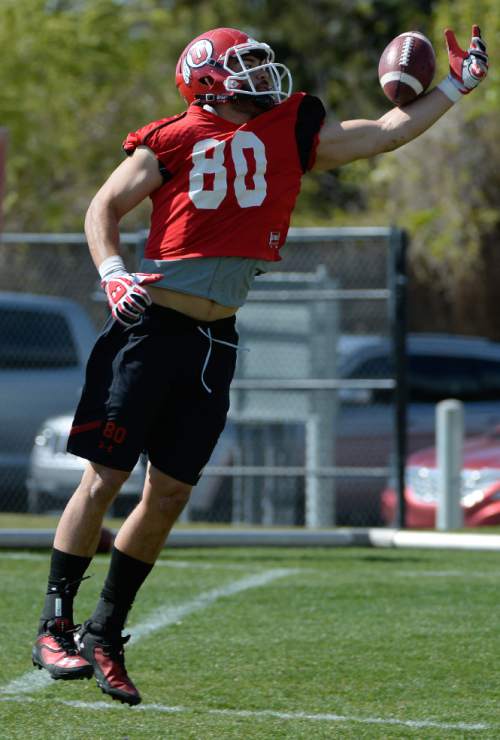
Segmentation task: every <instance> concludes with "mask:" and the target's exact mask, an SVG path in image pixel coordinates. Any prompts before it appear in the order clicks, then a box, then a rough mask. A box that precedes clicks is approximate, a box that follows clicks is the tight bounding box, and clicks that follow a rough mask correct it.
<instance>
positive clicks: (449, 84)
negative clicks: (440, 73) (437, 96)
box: [437, 75, 463, 103]
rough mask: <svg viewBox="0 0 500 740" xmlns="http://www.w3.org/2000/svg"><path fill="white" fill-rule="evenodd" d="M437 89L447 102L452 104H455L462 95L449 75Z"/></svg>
mask: <svg viewBox="0 0 500 740" xmlns="http://www.w3.org/2000/svg"><path fill="white" fill-rule="evenodd" d="M437 89H438V90H441V92H442V93H443V94H444V95H446V97H447V98H448V100H451V102H452V103H457V102H458V101H459V100H460V99H461V98H462V96H463V93H461V92H460V90H459V88H458V87H457V86H456V85H455V83H454V81H453V80H452V78H451V77H450V75H448V77H445V78H444V80H443V81H442V82H440V83H439V85H438V86H437Z"/></svg>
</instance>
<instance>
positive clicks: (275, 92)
mask: <svg viewBox="0 0 500 740" xmlns="http://www.w3.org/2000/svg"><path fill="white" fill-rule="evenodd" d="M249 56H252V57H254V58H257V59H259V58H260V61H261V64H257V65H250V64H247V62H246V60H245V57H249ZM219 62H220V63H221V64H222V67H223V68H224V69H225V70H226V72H229V75H228V77H226V79H225V80H224V88H225V89H226V90H227V91H228V92H229V93H233V94H235V96H238V97H239V96H240V95H241V96H248V97H249V98H251V99H252V100H253V101H254V102H255V103H256V104H257V105H259V104H261V105H262V107H265V108H267V107H269V106H270V105H276V104H278V103H281V101H282V100H285V98H288V97H289V96H290V94H291V92H292V76H291V74H290V71H289V69H288V68H287V67H285V65H284V64H277V63H276V62H275V61H274V51H273V50H272V49H271V47H270V46H268V44H264V43H259V42H256V41H252V42H250V43H246V44H237V45H236V46H232V47H230V48H229V49H227V50H226V53H225V55H224V58H223V59H220V60H219ZM264 80H265V83H264ZM264 84H265V89H264ZM259 87H260V88H262V89H259Z"/></svg>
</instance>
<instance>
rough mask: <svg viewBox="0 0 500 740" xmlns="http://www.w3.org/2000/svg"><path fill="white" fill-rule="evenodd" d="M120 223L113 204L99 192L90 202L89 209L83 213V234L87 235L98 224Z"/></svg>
mask: <svg viewBox="0 0 500 740" xmlns="http://www.w3.org/2000/svg"><path fill="white" fill-rule="evenodd" d="M110 221H115V222H116V223H118V222H119V221H120V215H119V213H118V211H117V209H116V207H115V205H114V203H113V200H112V198H110V197H109V196H107V194H106V193H105V192H103V191H99V192H98V193H97V194H96V195H95V196H94V197H93V198H92V200H91V202H90V204H89V207H88V208H87V211H86V213H85V222H84V228H85V233H87V234H88V233H89V231H92V230H93V229H94V228H95V225H96V224H97V223H99V222H101V223H102V222H106V223H109V222H110Z"/></svg>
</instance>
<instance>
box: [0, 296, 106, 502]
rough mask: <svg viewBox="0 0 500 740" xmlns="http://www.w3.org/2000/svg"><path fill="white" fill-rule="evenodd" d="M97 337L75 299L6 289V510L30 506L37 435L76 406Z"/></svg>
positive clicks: (1, 480)
mask: <svg viewBox="0 0 500 740" xmlns="http://www.w3.org/2000/svg"><path fill="white" fill-rule="evenodd" d="M95 337H96V331H95V328H94V326H93V324H92V322H91V321H90V319H89V317H88V315H87V313H86V312H85V311H84V310H83V308H82V307H81V306H80V305H79V304H78V303H76V302H75V301H72V300H70V299H67V298H58V297H51V296H40V295H32V294H27V293H9V292H0V419H1V423H0V510H3V511H5V510H9V511H14V510H24V509H25V508H26V488H25V481H26V476H27V473H28V463H29V458H30V454H31V450H32V447H33V440H34V438H35V435H36V433H37V431H38V429H39V427H40V425H41V424H42V422H43V421H44V419H46V418H47V417H49V416H53V415H55V414H58V413H65V412H67V411H68V409H73V408H74V407H75V406H76V403H77V401H78V396H79V391H80V389H81V386H82V383H83V378H84V370H85V363H86V361H87V357H88V354H89V352H90V349H91V347H92V344H93V342H94V340H95Z"/></svg>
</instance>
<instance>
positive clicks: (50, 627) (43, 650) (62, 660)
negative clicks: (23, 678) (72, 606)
mask: <svg viewBox="0 0 500 740" xmlns="http://www.w3.org/2000/svg"><path fill="white" fill-rule="evenodd" d="M76 629H78V628H77V627H75V626H74V625H72V624H71V623H70V622H69V620H68V619H61V618H57V617H56V618H55V619H49V620H47V622H45V624H44V626H43V630H42V631H41V632H40V634H39V635H38V637H37V638H36V641H35V644H34V645H33V649H32V651H31V659H32V662H33V665H34V666H35V667H38V668H39V669H40V670H41V669H42V668H45V670H46V671H48V673H49V674H50V676H51V678H54V679H55V680H57V679H63V680H66V681H70V680H76V679H80V678H91V676H92V675H93V673H94V669H93V668H92V666H91V665H90V663H89V662H88V660H85V658H83V657H82V656H81V655H79V654H78V650H77V649H76V645H75V640H74V635H75V630H76Z"/></svg>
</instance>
